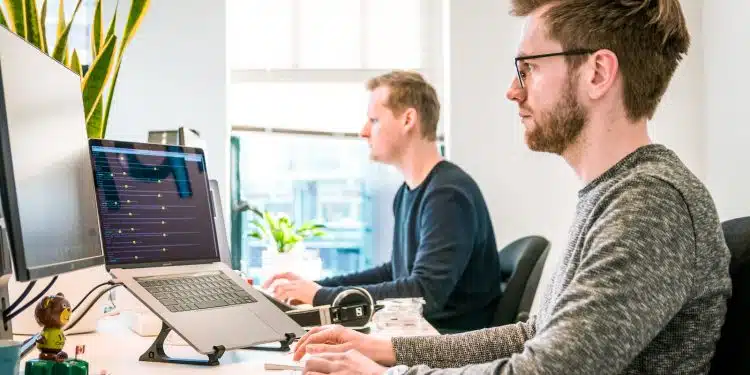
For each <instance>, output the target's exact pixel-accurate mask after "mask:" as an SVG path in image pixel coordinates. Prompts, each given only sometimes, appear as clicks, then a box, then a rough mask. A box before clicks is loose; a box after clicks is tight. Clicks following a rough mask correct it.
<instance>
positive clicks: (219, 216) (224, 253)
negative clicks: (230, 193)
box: [208, 180, 232, 267]
mask: <svg viewBox="0 0 750 375" xmlns="http://www.w3.org/2000/svg"><path fill="white" fill-rule="evenodd" d="M208 188H209V189H210V190H211V203H212V204H213V208H214V212H213V214H214V227H215V228H216V241H217V246H218V247H219V259H220V260H221V261H222V262H223V263H224V264H226V265H227V266H229V267H232V255H231V254H232V253H231V251H230V247H229V233H227V227H226V225H224V209H223V208H222V207H223V206H222V204H221V193H220V192H219V182H218V181H216V180H208Z"/></svg>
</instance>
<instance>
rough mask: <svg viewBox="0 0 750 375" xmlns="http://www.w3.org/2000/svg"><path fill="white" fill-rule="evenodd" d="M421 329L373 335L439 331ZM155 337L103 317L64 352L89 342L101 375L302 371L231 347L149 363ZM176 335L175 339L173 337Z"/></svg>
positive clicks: (184, 351)
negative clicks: (209, 361)
mask: <svg viewBox="0 0 750 375" xmlns="http://www.w3.org/2000/svg"><path fill="white" fill-rule="evenodd" d="M422 323H423V324H422V328H421V329H420V330H417V329H413V330H404V331H396V330H390V329H389V330H378V329H376V328H375V327H373V329H372V333H371V334H372V335H378V336H384V337H393V336H408V335H437V334H438V332H437V331H436V330H435V329H434V328H433V327H432V326H430V325H429V323H427V322H426V321H423V322H422ZM175 337H176V339H175ZM25 338H26V337H23V336H18V337H16V339H17V340H23V339H25ZM154 339H155V337H142V336H139V335H137V334H135V333H134V332H133V331H131V330H130V329H129V328H127V327H126V326H125V324H124V323H123V321H122V320H121V319H120V317H118V316H114V317H109V318H104V319H102V320H101V321H100V322H99V325H98V329H97V331H96V332H92V333H87V334H77V335H67V336H66V342H65V349H64V350H65V352H66V353H68V355H69V356H70V357H73V355H74V353H75V347H76V345H86V353H85V354H84V355H83V356H82V358H83V359H85V360H86V361H88V363H89V373H90V374H91V375H99V374H100V372H101V371H102V370H106V371H107V373H108V374H111V375H125V374H159V375H162V374H163V375H173V374H174V375H177V374H204V373H210V374H232V375H237V374H275V375H289V374H295V373H299V372H295V371H273V370H269V371H266V370H264V368H263V365H264V363H266V362H268V361H274V360H276V361H289V360H291V354H289V353H282V352H267V351H257V350H232V351H227V352H226V353H224V355H223V356H222V357H221V359H220V360H219V361H220V362H221V363H220V364H219V365H218V366H192V365H181V364H171V363H150V362H141V361H139V360H138V358H139V357H140V356H141V354H143V352H145V351H146V350H147V349H148V347H149V346H150V345H151V343H152V342H153V341H154ZM173 339H175V340H174V341H172V340H173ZM166 341H167V342H166V343H165V346H164V348H165V351H166V353H167V355H169V356H172V357H178V358H195V359H204V358H206V357H205V356H202V355H200V354H198V353H197V352H196V351H195V350H194V349H193V348H191V347H190V346H184V345H167V344H169V343H170V342H179V341H182V340H181V339H180V338H179V337H178V336H173V334H172V333H170V335H169V337H168V338H167V340H166ZM37 354H38V351H37V350H36V349H33V351H32V352H30V353H29V354H28V355H27V356H26V358H25V359H24V360H23V361H21V374H23V373H24V371H23V369H24V366H25V362H26V360H28V359H32V358H35V357H36V356H37Z"/></svg>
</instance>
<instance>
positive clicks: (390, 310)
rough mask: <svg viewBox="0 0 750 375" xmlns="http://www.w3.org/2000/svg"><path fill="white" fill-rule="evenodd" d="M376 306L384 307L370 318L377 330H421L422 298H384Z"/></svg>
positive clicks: (423, 302)
mask: <svg viewBox="0 0 750 375" xmlns="http://www.w3.org/2000/svg"><path fill="white" fill-rule="evenodd" d="M378 304H381V305H383V306H384V307H383V309H382V310H380V311H378V312H376V313H375V315H374V316H373V318H372V320H373V323H375V326H376V327H377V328H378V329H383V330H384V329H394V328H395V329H401V330H411V329H414V330H417V331H419V330H421V329H422V328H423V324H422V322H424V318H423V317H422V311H423V307H422V305H424V304H425V301H424V299H423V298H421V297H419V298H386V299H383V300H380V301H378Z"/></svg>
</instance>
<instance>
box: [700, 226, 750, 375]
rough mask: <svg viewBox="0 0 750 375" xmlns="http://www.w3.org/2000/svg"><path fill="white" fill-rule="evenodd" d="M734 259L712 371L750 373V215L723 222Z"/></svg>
mask: <svg viewBox="0 0 750 375" xmlns="http://www.w3.org/2000/svg"><path fill="white" fill-rule="evenodd" d="M721 226H722V229H723V230H724V238H725V240H726V241H727V246H728V247H729V252H730V253H731V254H732V260H731V262H730V265H729V274H730V276H731V278H732V297H731V298H730V299H729V303H728V306H727V308H728V310H727V315H726V320H725V321H724V326H723V327H722V329H721V337H720V338H719V342H718V343H717V346H716V353H715V354H714V358H713V360H712V362H711V371H710V372H709V374H710V375H714V374H750V359H748V358H747V355H748V353H750V324H748V322H747V317H748V316H750V216H748V217H741V218H736V219H732V220H728V221H725V222H723V223H722V224H721Z"/></svg>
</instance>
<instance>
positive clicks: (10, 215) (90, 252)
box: [0, 27, 104, 281]
mask: <svg viewBox="0 0 750 375" xmlns="http://www.w3.org/2000/svg"><path fill="white" fill-rule="evenodd" d="M0 188H1V189H0V200H1V201H2V211H3V213H4V220H3V222H4V224H5V226H6V227H7V233H8V242H9V248H10V252H11V254H12V258H13V265H14V267H13V268H14V271H15V275H16V279H17V280H18V281H28V280H36V279H40V278H44V277H48V276H52V275H58V274H61V273H65V272H70V271H74V270H78V269H82V268H87V267H91V266H96V265H100V264H103V261H104V257H103V254H102V247H101V237H100V231H99V219H98V212H97V206H96V195H95V191H94V182H93V177H92V175H91V169H90V162H89V156H88V137H87V134H86V121H85V115H84V107H83V98H82V93H81V79H80V76H79V75H78V74H76V73H75V72H73V71H72V70H70V69H68V68H67V67H66V66H65V65H63V64H61V63H59V62H57V61H56V60H54V59H53V58H52V57H50V56H49V55H47V54H46V53H44V52H42V51H40V50H39V49H38V48H36V47H34V46H33V45H31V44H29V43H28V42H26V41H25V40H24V39H22V38H20V37H18V36H17V35H16V34H14V33H12V32H10V31H9V30H8V29H6V28H4V27H0Z"/></svg>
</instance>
